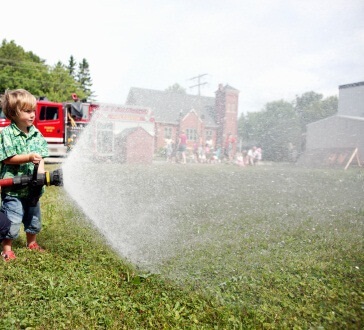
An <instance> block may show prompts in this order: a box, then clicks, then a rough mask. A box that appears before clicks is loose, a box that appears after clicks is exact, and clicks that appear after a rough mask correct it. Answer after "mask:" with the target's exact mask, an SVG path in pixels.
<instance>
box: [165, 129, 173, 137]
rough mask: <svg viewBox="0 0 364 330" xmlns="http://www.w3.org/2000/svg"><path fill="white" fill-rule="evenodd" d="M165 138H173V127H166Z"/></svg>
mask: <svg viewBox="0 0 364 330" xmlns="http://www.w3.org/2000/svg"><path fill="white" fill-rule="evenodd" d="M164 138H165V139H171V138H172V127H164Z"/></svg>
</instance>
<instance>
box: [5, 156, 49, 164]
mask: <svg viewBox="0 0 364 330" xmlns="http://www.w3.org/2000/svg"><path fill="white" fill-rule="evenodd" d="M42 161H43V158H42V156H41V155H39V154H36V153H31V154H26V155H14V156H12V157H9V158H6V159H4V160H3V163H4V164H8V165H20V164H25V163H30V162H31V163H33V164H39V165H40V166H42V164H41V163H42ZM43 167H44V161H43Z"/></svg>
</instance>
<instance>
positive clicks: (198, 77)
mask: <svg viewBox="0 0 364 330" xmlns="http://www.w3.org/2000/svg"><path fill="white" fill-rule="evenodd" d="M203 76H207V73H204V74H200V75H198V76H196V77H192V78H190V79H189V80H195V79H197V84H196V85H193V86H190V88H194V87H198V96H200V95H201V91H200V88H201V86H202V85H206V84H207V82H203V83H201V82H200V80H201V77H203Z"/></svg>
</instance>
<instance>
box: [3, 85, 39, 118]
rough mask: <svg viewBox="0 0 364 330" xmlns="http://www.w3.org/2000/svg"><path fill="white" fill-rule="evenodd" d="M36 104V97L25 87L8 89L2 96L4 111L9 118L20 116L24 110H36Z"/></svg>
mask: <svg viewBox="0 0 364 330" xmlns="http://www.w3.org/2000/svg"><path fill="white" fill-rule="evenodd" d="M36 105H37V100H36V98H35V97H34V96H33V95H32V94H31V93H29V92H28V91H27V90H25V89H14V90H6V91H5V93H4V95H2V97H1V107H2V109H3V113H4V115H5V117H6V118H8V119H9V120H12V119H14V118H16V117H18V116H19V115H20V111H22V110H34V109H35V107H36Z"/></svg>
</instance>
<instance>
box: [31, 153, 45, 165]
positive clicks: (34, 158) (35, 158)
mask: <svg viewBox="0 0 364 330" xmlns="http://www.w3.org/2000/svg"><path fill="white" fill-rule="evenodd" d="M28 156H29V162H32V163H33V164H39V163H40V161H41V160H42V156H41V155H39V154H29V155H28Z"/></svg>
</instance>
